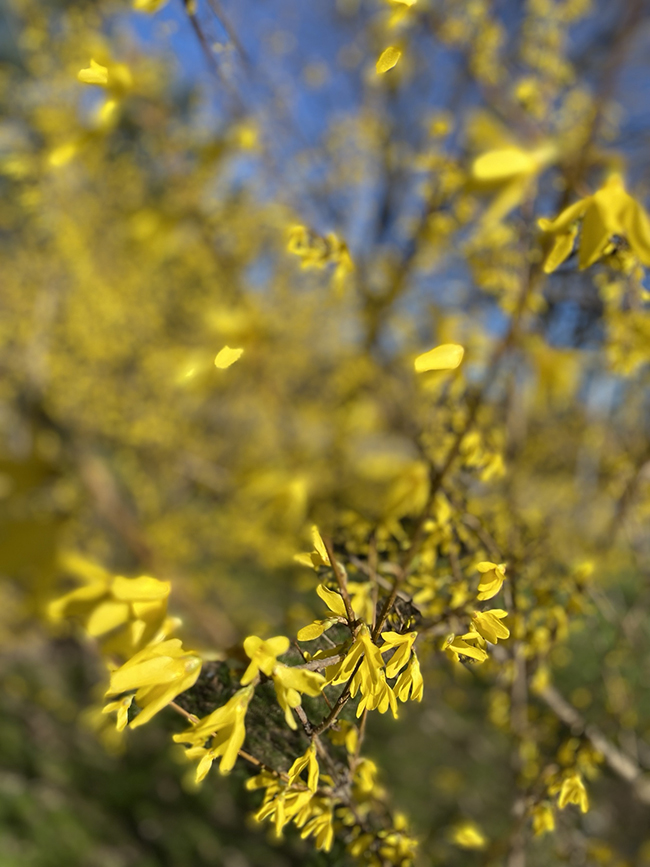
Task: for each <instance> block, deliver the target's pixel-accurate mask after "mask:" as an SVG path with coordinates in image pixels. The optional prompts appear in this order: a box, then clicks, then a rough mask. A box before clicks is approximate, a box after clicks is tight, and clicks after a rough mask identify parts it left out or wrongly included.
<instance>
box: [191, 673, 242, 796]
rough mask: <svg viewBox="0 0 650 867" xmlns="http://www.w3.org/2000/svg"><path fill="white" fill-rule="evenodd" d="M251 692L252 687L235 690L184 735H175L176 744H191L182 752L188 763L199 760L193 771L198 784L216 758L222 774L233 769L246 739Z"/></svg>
mask: <svg viewBox="0 0 650 867" xmlns="http://www.w3.org/2000/svg"><path fill="white" fill-rule="evenodd" d="M254 691H255V690H254V688H253V687H252V686H247V687H245V688H244V689H240V690H238V691H237V692H236V693H235V694H234V695H233V696H232V698H231V699H229V700H228V701H227V702H226V704H225V705H223V707H219V708H217V709H216V710H215V711H213V712H212V713H211V714H209V715H208V716H206V717H203V719H201V720H199V721H198V723H196V725H194V726H192V727H191V728H189V729H187V731H184V732H181V733H180V734H177V735H174V740H175V741H176V743H181V744H191V746H190V748H189V749H187V750H185V755H186V756H187V757H188V758H189V759H199V760H200V761H199V764H198V767H197V769H196V781H197V783H200V782H201V781H202V780H203V779H204V778H205V776H206V775H207V773H208V771H209V770H210V768H211V767H212V763H213V762H214V760H215V759H217V758H219V756H221V762H220V763H219V771H220V772H221V773H222V774H227V773H229V772H230V771H231V770H232V769H233V767H234V765H235V762H236V761H237V755H238V753H239V750H240V749H241V747H242V744H243V743H244V739H245V737H246V727H245V725H244V720H245V718H246V711H247V710H248V705H249V703H250V700H251V698H252V697H253V693H254ZM208 738H211V741H210V746H209V747H208V748H206V747H205V743H206V741H207V740H208Z"/></svg>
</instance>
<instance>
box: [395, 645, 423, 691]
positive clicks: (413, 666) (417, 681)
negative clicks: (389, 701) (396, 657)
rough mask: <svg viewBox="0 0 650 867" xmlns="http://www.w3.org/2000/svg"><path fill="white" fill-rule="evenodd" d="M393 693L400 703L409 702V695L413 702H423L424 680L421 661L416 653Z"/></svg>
mask: <svg viewBox="0 0 650 867" xmlns="http://www.w3.org/2000/svg"><path fill="white" fill-rule="evenodd" d="M393 691H394V692H395V695H396V696H397V698H398V699H399V700H400V701H407V699H408V698H409V695H410V697H411V700H412V701H422V695H423V692H424V680H423V679H422V672H421V671H420V661H419V660H418V658H417V656H416V654H415V651H413V653H412V654H411V659H410V661H409V664H408V665H407V666H406V668H405V669H404V671H402V673H401V674H400V676H399V677H398V678H397V682H396V684H395V686H394V687H393Z"/></svg>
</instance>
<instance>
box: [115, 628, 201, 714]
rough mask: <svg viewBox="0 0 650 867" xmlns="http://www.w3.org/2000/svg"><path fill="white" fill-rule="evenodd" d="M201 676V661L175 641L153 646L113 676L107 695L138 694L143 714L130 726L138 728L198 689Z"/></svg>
mask: <svg viewBox="0 0 650 867" xmlns="http://www.w3.org/2000/svg"><path fill="white" fill-rule="evenodd" d="M200 672H201V659H200V657H199V656H197V655H196V654H195V653H192V652H188V651H185V650H183V646H182V644H181V641H180V639H178V638H171V639H169V640H168V641H161V642H160V643H159V644H150V645H149V646H148V647H145V648H144V650H141V651H139V653H136V654H135V656H132V657H131V659H129V660H128V662H125V663H124V665H122V666H121V667H120V668H118V669H116V670H115V671H113V672H111V682H110V686H109V688H108V689H107V690H106V695H119V694H120V693H122V692H130V691H132V690H137V691H136V693H135V703H136V704H137V706H138V707H139V708H141V711H140V713H139V714H138V715H137V716H136V717H135V719H133V720H131V722H130V723H129V726H130V728H136V727H137V726H141V725H143V724H144V723H146V722H148V721H149V720H150V719H151V717H152V716H154V715H155V714H157V713H158V711H160V710H162V709H163V708H164V707H166V706H167V705H168V704H169V702H170V701H173V700H174V699H175V698H176V696H177V695H180V693H182V692H185V691H186V690H188V689H189V688H190V687H191V686H194V684H195V683H196V680H197V678H198V676H199V674H200Z"/></svg>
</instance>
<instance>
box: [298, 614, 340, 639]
mask: <svg viewBox="0 0 650 867" xmlns="http://www.w3.org/2000/svg"><path fill="white" fill-rule="evenodd" d="M335 623H336V620H329V619H328V620H314V622H313V623H310V624H309V625H308V626H303V628H302V629H301V630H300V631H299V632H298V641H313V640H314V639H315V638H318V637H319V636H320V635H322V634H323V632H326V631H327V630H328V629H329V628H330V627H331V626H333V625H334V624H335Z"/></svg>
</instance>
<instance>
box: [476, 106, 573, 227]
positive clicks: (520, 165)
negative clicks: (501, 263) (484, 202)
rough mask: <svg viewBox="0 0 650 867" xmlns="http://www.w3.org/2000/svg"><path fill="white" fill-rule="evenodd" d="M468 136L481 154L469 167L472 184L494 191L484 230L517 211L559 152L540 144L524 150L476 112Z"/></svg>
mask: <svg viewBox="0 0 650 867" xmlns="http://www.w3.org/2000/svg"><path fill="white" fill-rule="evenodd" d="M468 133H469V137H470V140H471V141H472V142H473V144H474V146H475V147H477V148H480V149H481V150H482V149H483V148H485V147H486V145H487V146H488V147H489V150H487V151H484V152H483V153H482V154H481V155H480V156H478V157H477V158H476V159H475V160H474V162H473V163H472V167H471V177H472V180H473V182H474V184H475V185H476V186H477V187H479V188H483V189H485V190H487V191H489V190H491V189H493V188H496V191H497V192H496V196H495V198H494V200H493V201H492V203H491V204H490V205H489V207H488V208H487V210H486V211H485V213H484V214H483V216H482V218H481V224H482V226H483V227H484V228H487V227H490V226H493V225H494V224H495V223H498V222H499V221H500V220H502V219H503V218H504V217H506V216H507V215H508V214H509V213H510V211H512V210H513V209H514V208H516V207H518V206H519V205H520V204H521V203H522V202H523V201H524V199H525V198H526V197H527V196H528V195H529V194H530V192H531V191H532V190H534V185H535V182H536V179H537V177H538V175H539V174H541V172H543V171H544V169H546V168H547V167H548V166H550V165H551V164H552V163H553V162H555V161H556V160H557V158H558V155H559V149H558V147H557V145H556V144H555V143H554V142H550V141H544V142H541V143H540V144H538V145H537V146H536V147H532V148H525V147H522V146H521V144H519V143H518V142H517V141H516V139H515V137H514V136H513V135H512V134H511V133H510V131H509V130H508V129H507V128H505V127H504V126H502V125H501V124H500V123H499V122H498V121H497V120H496V119H495V118H494V117H493V116H492V115H491V114H489V113H488V112H485V111H479V112H477V113H476V115H475V116H474V117H473V118H472V120H471V122H470V125H469V128H468Z"/></svg>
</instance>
